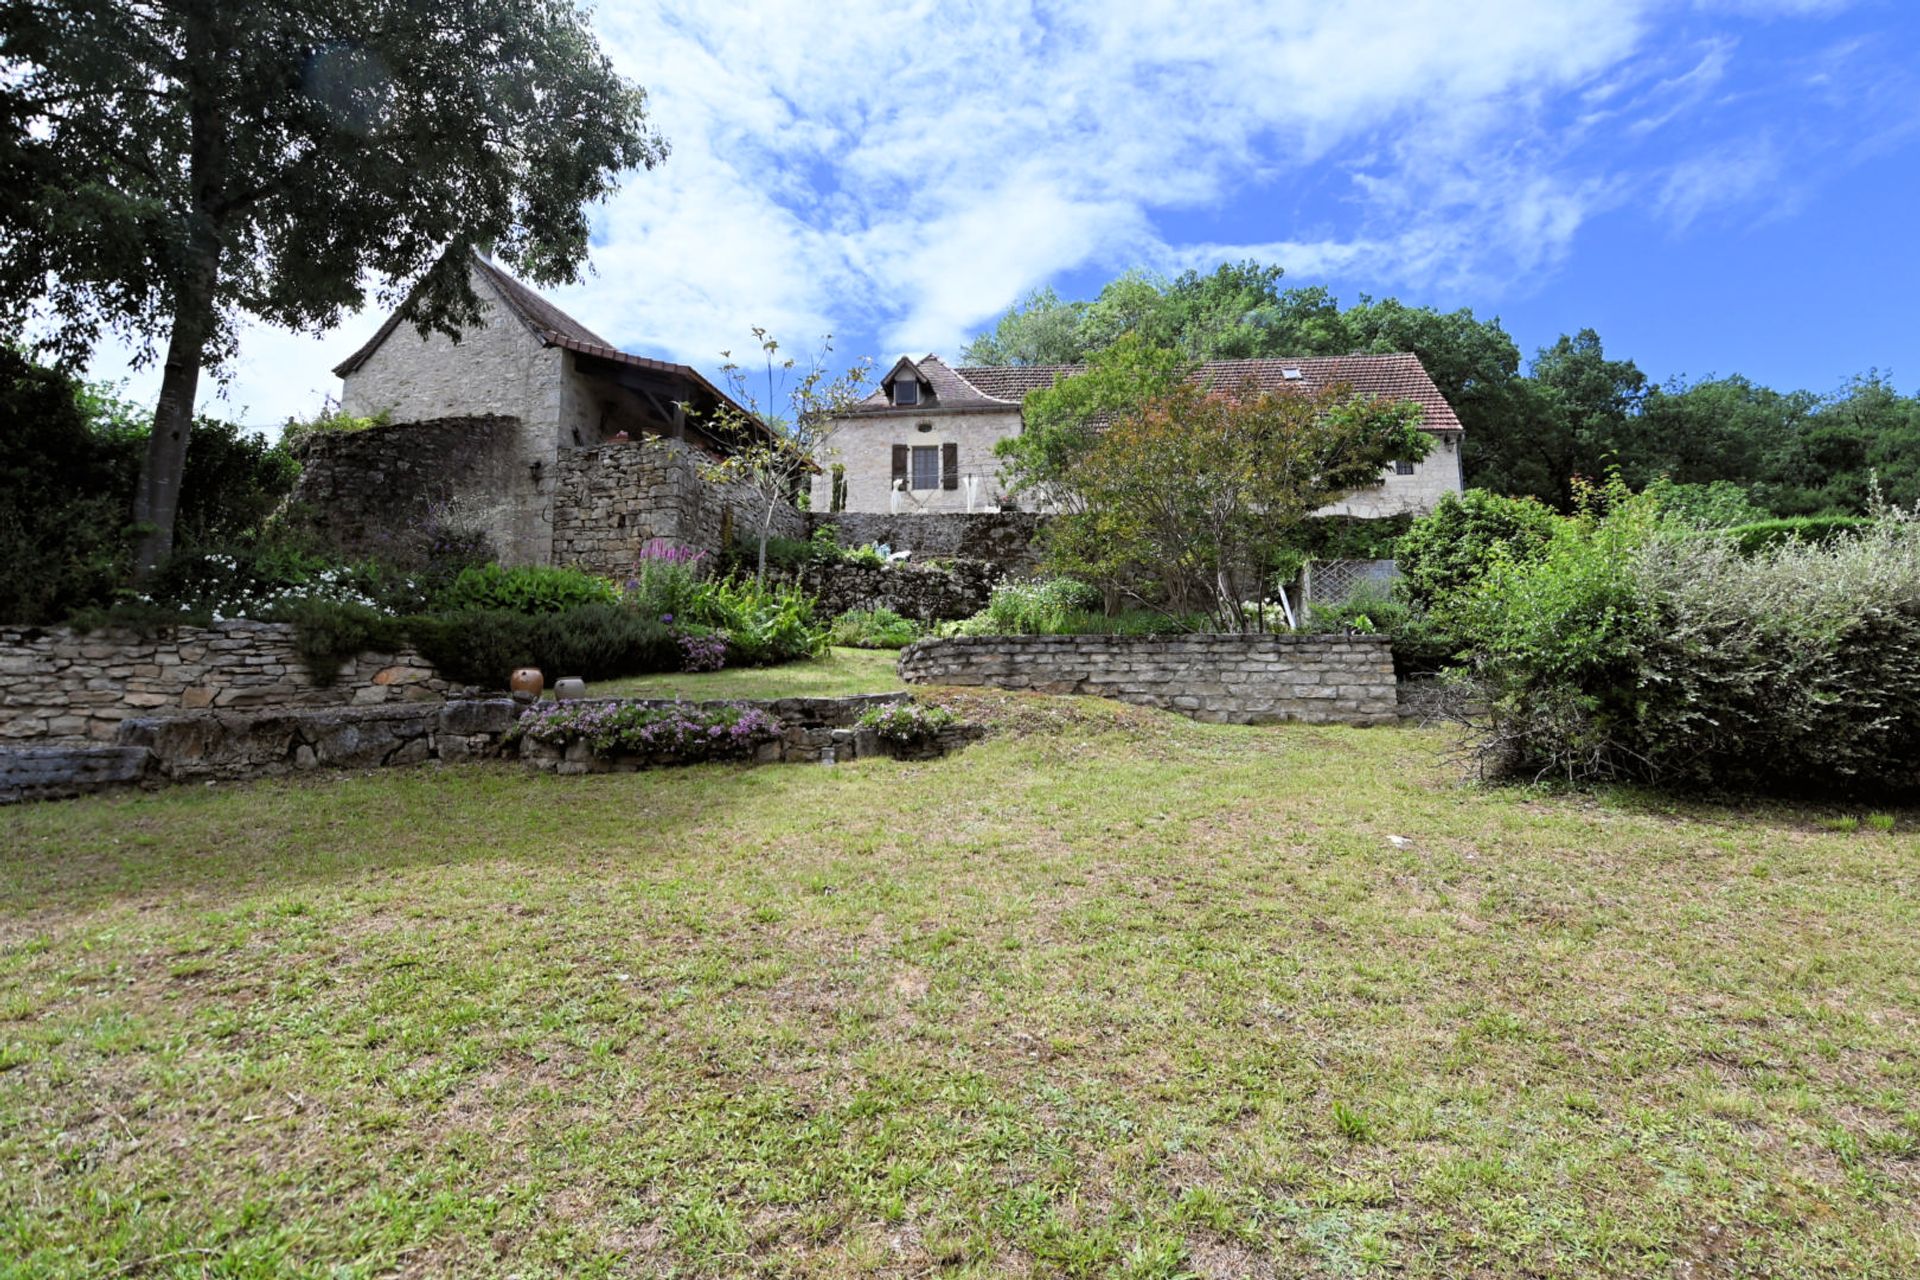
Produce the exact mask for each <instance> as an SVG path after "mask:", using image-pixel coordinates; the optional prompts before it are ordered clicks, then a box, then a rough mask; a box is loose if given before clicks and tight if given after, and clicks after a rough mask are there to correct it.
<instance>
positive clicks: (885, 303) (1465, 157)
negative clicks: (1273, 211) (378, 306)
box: [235, 0, 1792, 417]
mask: <svg viewBox="0 0 1920 1280" xmlns="http://www.w3.org/2000/svg"><path fill="white" fill-rule="evenodd" d="M1771 7H1773V8H1779V7H1781V6H1779V5H1777V4H1776V5H1773V6H1771ZM1788 7H1792V6H1788ZM1671 12H1672V0H1665V2H1664V3H1663V2H1662V0H1557V2H1556V3H1555V4H1552V5H1542V4H1538V3H1535V2H1534V0H1352V2H1349V3H1345V4H1339V5H1329V4H1326V3H1324V2H1323V0H1270V2H1268V3H1261V4H1255V3H1230V2H1229V0H1138V2H1136V3H1129V4H1124V5H1116V4H1112V3H1110V2H1108V0H1064V2H1063V3H1059V4H1052V5H1041V4H1038V3H1033V2H1030V0H950V2H947V3H936V2H935V0H885V2H884V3H882V2H881V0H850V2H849V3H844V4H838V5H834V6H831V7H830V8H822V7H821V6H818V5H814V4H810V3H805V2H804V0H765V2H762V3H748V2H747V0H652V2H647V3H639V2H632V3H613V2H611V0H610V2H608V3H605V4H603V6H602V8H601V9H600V10H599V12H598V13H597V14H596V17H595V23H596V26H597V28H598V29H599V31H600V33H601V36H602V42H603V44H604V45H605V47H606V48H607V50H608V52H609V53H610V55H611V56H612V57H613V58H614V59H615V61H616V63H617V64H618V65H619V66H620V67H621V69H622V70H623V71H624V72H626V73H627V74H629V75H631V76H632V77H633V78H634V79H636V80H638V81H639V82H640V83H642V84H644V85H646V86H647V88H648V90H649V92H650V94H651V95H652V102H653V108H654V120H655V123H656V124H657V125H658V126H659V127H660V128H661V129H662V130H663V131H664V132H665V133H666V135H667V136H668V138H669V140H670V141H671V143H672V146H673V153H672V155H671V157H670V158H669V160H668V161H667V163H666V164H665V165H664V166H663V167H661V168H660V169H658V170H655V171H653V172H651V173H638V174H635V175H633V176H632V177H631V178H630V179H629V180H628V181H627V182H626V183H625V185H624V187H623V188H622V190H621V191H620V192H619V193H618V194H617V195H616V196H615V197H614V198H613V200H612V201H611V202H610V203H609V204H608V206H607V207H606V208H605V209H604V210H603V211H602V212H601V213H600V215H599V217H598V233H597V236H596V245H595V249H594V252H593V258H592V265H593V268H594V271H595V274H594V275H593V276H592V277H591V278H589V279H588V280H587V281H586V282H584V283H583V284H581V285H579V286H576V287H574V288H570V289H563V290H558V291H555V292H554V297H555V299H556V301H558V302H559V303H560V304H561V305H562V306H564V307H566V308H568V309H569V310H571V311H573V312H575V314H577V315H578V316H579V317H580V318H581V319H582V320H583V321H585V322H586V323H587V324H589V325H590V326H591V327H593V328H595V329H597V330H599V331H600V332H602V333H603V334H605V335H606V336H607V337H609V338H611V339H613V340H614V341H616V342H619V343H621V344H623V345H625V346H627V347H629V348H631V349H634V350H638V351H643V352H645V353H648V354H653V355H660V356H666V357H670V358H674V359H679V360H684V361H687V362H689V363H694V364H698V365H703V366H707V367H711V365H712V364H713V363H714V362H715V358H716V355H717V353H718V352H719V351H720V350H721V349H723V348H729V347H731V348H734V349H736V350H737V349H739V348H741V347H742V346H744V345H745V344H746V342H747V341H748V333H747V330H748V327H749V326H751V325H754V324H760V325H765V326H767V327H769V328H771V329H773V330H774V331H775V332H776V333H777V334H779V335H780V336H781V338H782V339H783V341H785V342H787V343H788V345H790V346H795V345H804V344H805V343H806V342H808V341H809V340H811V339H812V338H813V337H815V336H817V335H819V334H821V333H825V332H829V331H833V332H837V333H839V334H841V335H843V336H844V335H873V336H875V337H877V338H878V339H879V341H880V342H881V343H882V344H884V345H883V347H882V349H881V350H878V351H874V352H871V354H874V355H876V356H879V357H881V358H882V359H883V360H884V359H885V358H887V357H890V356H891V355H892V354H894V353H895V352H897V351H902V350H905V351H914V352H918V351H923V350H952V349H954V348H956V347H957V346H958V345H959V343H960V341H961V340H962V339H963V338H964V337H965V335H966V334H967V333H968V332H969V331H971V330H973V329H976V328H978V327H979V326H980V325H981V324H982V323H983V322H985V321H987V320H989V319H990V318H991V317H992V316H993V314H995V313H996V312H997V311H998V310H999V309H1001V308H1002V307H1004V306H1005V305H1006V304H1007V303H1008V302H1009V301H1010V300H1011V299H1013V298H1014V297H1016V296H1018V295H1019V294H1021V293H1023V292H1024V291H1026V290H1027V289H1028V288H1030V287H1032V286H1033V285H1036V284H1039V283H1042V282H1044V281H1046V280H1047V279H1049V278H1051V277H1054V276H1057V275H1059V274H1060V273H1063V272H1066V271H1069V270H1073V269H1076V268H1084V267H1111V268H1115V269H1118V268H1120V267H1124V266H1127V265H1131V264H1134V263H1145V264H1150V265H1162V264H1165V265H1187V264H1192V265H1206V264H1208V263H1210V262H1214V261H1218V260H1220V258H1222V257H1235V256H1244V255H1255V256H1262V257H1268V258H1272V259H1274V260H1278V261H1280V262H1282V263H1283V265H1285V266H1287V268H1288V269H1289V271H1290V272H1291V273H1292V274H1293V275H1295V276H1296V277H1298V276H1301V275H1310V274H1312V273H1314V272H1316V271H1335V270H1337V271H1340V272H1341V273H1343V274H1345V275H1348V276H1354V277H1358V278H1362V279H1369V280H1374V281H1379V282H1381V283H1385V284H1396V283H1397V284H1407V283H1415V284H1421V283H1429V284H1430V283H1454V284H1458V283H1464V282H1472V283H1475V284H1477V285H1483V286H1487V287H1496V288H1497V287H1498V286H1499V285H1500V284H1501V283H1502V282H1510V281H1516V280H1524V279H1526V278H1528V277H1529V276H1532V275H1534V274H1536V273H1538V272H1541V271H1544V270H1548V269H1550V268H1551V267H1552V266H1553V265H1554V264H1555V263H1557V262H1558V261H1559V260H1560V259H1561V258H1562V257H1563V256H1564V255H1565V254H1566V253H1567V252H1568V249H1569V246H1570V245H1571V244H1572V242H1573V240H1574V238H1575V236H1576V235H1577V233H1578V231H1579V228H1580V227H1581V225H1582V224H1583V222H1584V221H1585V220H1586V219H1587V218H1589V217H1591V216H1592V215H1593V213H1594V212H1595V211H1596V210H1599V209H1603V208H1607V207H1611V206H1612V205H1614V204H1616V203H1618V202H1619V201H1620V200H1621V199H1622V198H1623V195H1622V193H1623V190H1624V189H1625V186H1626V183H1625V180H1623V179H1622V178H1621V177H1620V176H1619V175H1617V174H1614V173H1611V172H1609V171H1608V170H1607V168H1606V166H1605V165H1595V164H1593V163H1577V162H1576V159H1575V152H1576V150H1577V148H1578V147H1579V146H1580V145H1581V143H1582V141H1583V140H1585V139H1588V138H1590V137H1593V136H1598V134H1599V133H1600V131H1602V130H1604V129H1605V128H1607V127H1610V126H1606V125H1604V124H1603V123H1602V121H1603V120H1605V119H1606V118H1607V117H1609V116H1624V115H1628V114H1631V113H1637V118H1642V119H1648V120H1654V119H1657V118H1659V117H1660V115H1661V113H1662V112H1666V113H1668V114H1669V115H1671V114H1673V113H1678V112H1682V111H1686V110H1691V109H1693V108H1694V107H1695V106H1696V105H1697V103H1698V101H1699V99H1700V97H1701V95H1703V94H1705V93H1707V92H1708V91H1709V90H1710V89H1711V88H1712V86H1713V85H1714V84H1716V83H1718V81H1719V79H1720V78H1721V77H1722V76H1723V75H1724V74H1725V70H1726V62H1727V59H1728V58H1729V57H1730V56H1731V48H1732V46H1731V44H1730V43H1724V44H1723V43H1715V42H1709V43H1707V44H1705V45H1704V46H1701V45H1696V46H1694V48H1695V49H1696V54H1695V57H1694V61H1693V63H1692V64H1691V67H1690V69H1688V68H1687V67H1684V66H1673V67H1670V68H1668V69H1667V70H1656V69H1649V68H1648V67H1647V66H1645V65H1643V64H1644V63H1645V61H1646V60H1645V59H1642V58H1638V57H1637V56H1636V55H1639V54H1640V53H1641V52H1642V47H1643V45H1645V44H1646V43H1648V40H1647V37H1648V35H1649V32H1650V31H1651V30H1652V29H1653V27H1654V25H1655V22H1656V20H1657V19H1659V18H1660V17H1661V16H1662V14H1663V13H1671ZM1663 65H1664V64H1663ZM1659 75H1668V77H1669V78H1668V80H1667V81H1666V82H1664V83H1662V82H1660V81H1658V80H1657V79H1656V78H1655V77H1657V76H1659ZM1583 100H1584V102H1585V104H1586V109H1587V110H1588V111H1589V112H1590V114H1589V116H1588V117H1586V118H1585V119H1584V120H1583V119H1575V120H1574V122H1573V123H1571V124H1568V123H1565V122H1563V121H1561V120H1560V118H1559V113H1561V112H1564V111H1566V110H1567V109H1568V108H1569V107H1575V108H1577V107H1579V105H1580V103H1581V102H1582V101H1583ZM1736 160H1737V157H1726V158H1724V159H1723V160H1721V161H1718V163H1723V164H1724V165H1728V166H1731V165H1734V164H1735V161H1736ZM1713 163H1716V161H1715V160H1714V159H1713V158H1712V157H1709V158H1708V159H1707V160H1705V161H1701V162H1699V164H1698V165H1696V169H1695V170H1682V169H1675V170H1674V171H1673V172H1672V174H1671V175H1670V176H1669V177H1667V179H1666V184H1667V185H1666V188H1665V189H1664V191H1663V194H1662V196H1661V201H1662V205H1663V207H1664V208H1666V209H1667V211H1668V212H1669V214H1670V216H1672V217H1673V218H1675V219H1676V220H1677V221H1678V222H1680V223H1681V224H1682V225H1684V224H1685V223H1686V222H1687V221H1690V220H1691V219H1692V218H1694V217H1697V216H1699V214H1700V212H1702V211H1703V210H1705V209H1706V208H1708V207H1710V204H1711V201H1710V199H1709V198H1708V193H1709V192H1710V191H1711V189H1712V175H1711V173H1710V171H1709V168H1707V167H1701V166H1711V164H1713ZM1751 172H1753V173H1755V174H1758V170H1752V171H1751ZM1306 175H1314V176H1317V177H1318V178H1319V179H1320V180H1322V181H1324V180H1325V179H1326V178H1327V176H1328V175H1332V176H1333V178H1334V180H1335V181H1336V183H1344V189H1345V190H1346V191H1347V192H1348V193H1349V198H1348V200H1347V202H1346V204H1345V205H1344V207H1343V211H1342V212H1341V213H1340V214H1339V215H1338V216H1337V217H1336V218H1335V219H1334V220H1333V221H1332V222H1331V223H1330V224H1329V225H1325V226H1314V227H1299V226H1289V225H1285V224H1284V222H1283V221H1282V220H1281V218H1280V216H1279V215H1276V218H1275V225H1273V226H1271V227H1270V228H1265V227H1263V228H1259V229H1258V231H1257V232H1256V233H1255V234H1252V235H1249V236H1247V237H1246V240H1247V243H1244V244H1227V243H1207V244H1193V243H1183V242H1181V241H1180V240H1179V239H1178V238H1170V237H1169V235H1168V233H1167V232H1166V231H1165V230H1164V228H1165V227H1167V226H1168V225H1169V224H1170V223H1171V222H1173V221H1176V220H1178V218H1180V217H1181V216H1182V215H1184V214H1187V213H1190V212H1192V211H1196V210H1201V211H1210V210H1215V209H1217V208H1220V207H1222V206H1227V205H1233V204H1235V203H1236V202H1237V201H1247V200H1257V199H1259V198H1260V197H1261V193H1264V192H1268V191H1273V192H1279V193H1284V192H1285V191H1286V190H1287V188H1288V187H1289V185H1290V184H1292V183H1295V182H1297V181H1300V180H1301V179H1302V178H1303V176H1306ZM1736 177H1737V174H1736V172H1735V170H1734V169H1733V168H1727V169H1726V170H1725V171H1724V173H1723V178H1724V179H1726V180H1733V179H1734V178H1736ZM1760 180H1761V178H1760V177H1759V176H1755V177H1753V178H1751V179H1750V180H1749V186H1748V187H1747V188H1746V189H1747V190H1751V182H1756V181H1760ZM1276 207H1284V206H1283V205H1277V206H1276ZM377 320H378V317H361V318H359V319H358V320H356V321H355V322H354V323H353V324H350V325H348V326H345V327H344V328H343V330H342V331H341V332H339V333H337V334H334V335H330V336H329V337H328V338H327V339H326V340H324V341H319V342H313V341H308V340H304V339H295V338H289V337H286V336H284V335H276V336H273V337H266V338H258V339H256V338H254V337H252V336H251V335H250V337H249V341H248V343H247V345H246V349H245V352H244V355H243V362H242V365H241V371H240V377H239V379H238V385H237V387H236V390H235V398H236V399H237V400H238V401H239V402H241V403H246V404H250V405H253V406H254V412H253V415H252V416H253V417H272V416H278V415H283V414H284V413H286V412H289V411H293V410H294V409H296V408H299V407H302V406H300V405H295V404H293V403H291V401H292V400H294V399H298V398H300V397H307V396H310V393H311V390H312V389H314V388H319V387H325V386H330V385H331V380H330V378H329V377H328V375H327V374H326V368H327V367H328V366H329V365H330V364H331V363H333V362H334V361H337V360H338V359H340V358H341V357H342V356H344V355H345V354H346V353H347V352H348V351H350V350H352V348H353V346H354V345H355V344H356V343H357V342H358V341H359V339H360V337H361V336H362V335H364V333H365V332H367V331H370V329H371V328H372V327H373V326H374V324H376V323H377ZM846 345H847V344H846V343H845V342H844V341H843V342H842V343H841V349H842V351H843V352H845V351H846ZM846 353H847V354H855V353H852V352H846Z"/></svg>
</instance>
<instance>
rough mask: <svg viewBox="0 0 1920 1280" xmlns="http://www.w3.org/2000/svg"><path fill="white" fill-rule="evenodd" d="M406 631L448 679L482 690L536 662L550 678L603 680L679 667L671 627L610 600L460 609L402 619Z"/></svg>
mask: <svg viewBox="0 0 1920 1280" xmlns="http://www.w3.org/2000/svg"><path fill="white" fill-rule="evenodd" d="M406 633H407V635H408V636H409V637H410V638H411V639H412V640H413V642H414V644H415V645H416V646H417V647H418V648H419V650H420V652H421V653H422V654H423V655H424V656H425V657H426V658H427V660H428V661H429V662H431V663H433V665H434V666H435V667H437V668H438V669H439V670H440V672H441V673H442V674H443V675H445V676H446V677H447V678H448V679H450V680H455V681H458V682H460V683H462V684H472V685H478V686H480V687H482V688H487V689H501V688H505V687H506V683H507V677H508V675H510V674H511V673H512V671H513V670H514V668H516V667H527V666H532V667H538V668H540V670H541V671H543V672H545V673H546V675H547V677H548V678H549V679H550V680H551V679H558V678H560V677H562V676H579V677H581V678H582V679H586V680H607V679H612V678H614V677H616V676H629V675H645V674H647V673H649V672H654V671H677V670H679V668H680V658H681V653H680V646H679V643H678V641H677V640H676V639H675V638H674V634H673V632H672V630H671V629H669V628H668V627H667V626H665V625H664V624H662V623H661V622H659V621H658V620H657V619H654V618H648V617H643V616H641V615H640V614H638V613H636V612H635V611H633V610H631V609H627V608H623V607H621V606H619V605H612V604H589V605H582V606H578V607H575V608H570V609H566V610H563V611H560V612H555V613H540V614H529V613H523V612H519V611H517V610H505V609H462V610H457V611H453V612H448V613H441V614H434V615H430V616H425V617H416V618H409V619H408V620H407V622H406Z"/></svg>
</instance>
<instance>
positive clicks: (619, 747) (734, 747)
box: [508, 701, 781, 763]
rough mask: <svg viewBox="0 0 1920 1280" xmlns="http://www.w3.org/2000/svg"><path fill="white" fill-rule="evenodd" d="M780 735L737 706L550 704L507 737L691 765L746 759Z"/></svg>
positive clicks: (776, 726)
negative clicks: (702, 761) (582, 745)
mask: <svg viewBox="0 0 1920 1280" xmlns="http://www.w3.org/2000/svg"><path fill="white" fill-rule="evenodd" d="M780 732H781V725H780V722H779V721H778V720H776V719H774V718H773V717H772V716H771V715H769V714H767V713H766V712H765V711H762V710H761V709H760V708H758V707H749V706H744V705H742V704H739V703H727V704H724V705H720V706H710V705H709V706H702V705H698V704H694V703H685V702H676V703H673V704H671V705H669V706H657V705H649V704H647V703H643V702H632V701H609V702H552V703H542V704H540V705H538V706H535V707H530V708H528V710H527V711H526V712H525V713H524V714H522V715H521V717H520V720H519V722H518V723H517V724H515V725H514V727H513V729H512V731H511V732H510V733H509V735H508V738H509V740H510V741H517V740H519V739H521V738H527V739H530V740H532V741H534V742H538V743H541V744H543V745H545V746H551V747H565V746H567V745H569V744H571V743H574V742H585V743H586V744H587V745H588V746H589V747H590V748H591V749H592V750H593V752H594V753H595V754H596V755H611V754H616V753H617V754H627V755H643V756H652V757H656V758H660V759H664V760H672V761H674V762H677V763H692V762H694V761H697V760H724V759H732V758H738V757H740V756H743V755H747V754H749V753H751V752H752V751H753V749H754V748H755V747H757V746H759V745H760V744H761V743H763V742H771V741H772V740H774V739H775V738H778V737H779V736H780Z"/></svg>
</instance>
